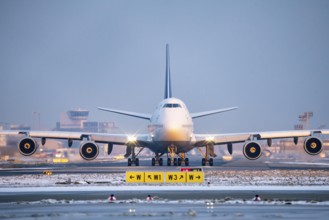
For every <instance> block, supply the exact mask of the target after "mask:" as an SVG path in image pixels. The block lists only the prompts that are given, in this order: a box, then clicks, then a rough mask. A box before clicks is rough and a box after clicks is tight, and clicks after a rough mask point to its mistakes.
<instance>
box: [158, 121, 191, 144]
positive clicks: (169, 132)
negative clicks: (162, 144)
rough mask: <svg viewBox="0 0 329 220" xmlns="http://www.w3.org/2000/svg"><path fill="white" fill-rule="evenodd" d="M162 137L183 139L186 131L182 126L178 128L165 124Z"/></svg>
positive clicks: (173, 139)
mask: <svg viewBox="0 0 329 220" xmlns="http://www.w3.org/2000/svg"><path fill="white" fill-rule="evenodd" d="M163 133H164V138H165V139H166V140H170V141H185V140H186V138H187V136H186V131H185V130H184V129H183V128H178V127H177V126H175V125H171V126H166V127H165V128H164V132H163Z"/></svg>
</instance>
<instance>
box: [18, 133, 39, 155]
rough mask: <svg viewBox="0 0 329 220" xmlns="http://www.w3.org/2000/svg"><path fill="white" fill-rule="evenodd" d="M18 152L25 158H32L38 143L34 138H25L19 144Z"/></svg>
mask: <svg viewBox="0 0 329 220" xmlns="http://www.w3.org/2000/svg"><path fill="white" fill-rule="evenodd" d="M18 150H19V152H20V153H21V154H22V155H24V156H31V155H32V154H34V153H35V151H36V150H37V143H36V142H35V140H34V139H32V138H29V137H27V138H23V139H22V140H20V141H19V142H18Z"/></svg>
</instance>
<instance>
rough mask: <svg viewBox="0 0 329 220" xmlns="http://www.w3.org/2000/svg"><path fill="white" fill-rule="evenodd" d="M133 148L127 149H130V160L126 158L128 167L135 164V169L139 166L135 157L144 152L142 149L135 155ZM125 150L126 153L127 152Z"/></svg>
mask: <svg viewBox="0 0 329 220" xmlns="http://www.w3.org/2000/svg"><path fill="white" fill-rule="evenodd" d="M135 147H136V146H128V147H127V148H130V149H129V151H130V152H131V158H128V167H130V166H131V165H132V164H135V166H136V167H138V166H139V159H138V158H137V156H138V155H139V154H140V152H142V150H144V148H141V149H140V150H139V151H138V153H137V154H136V153H135ZM129 151H128V149H127V152H129Z"/></svg>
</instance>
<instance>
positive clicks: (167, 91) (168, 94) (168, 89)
mask: <svg viewBox="0 0 329 220" xmlns="http://www.w3.org/2000/svg"><path fill="white" fill-rule="evenodd" d="M164 98H165V99H168V98H171V80H170V57H169V44H167V45H166V85H165V96H164Z"/></svg>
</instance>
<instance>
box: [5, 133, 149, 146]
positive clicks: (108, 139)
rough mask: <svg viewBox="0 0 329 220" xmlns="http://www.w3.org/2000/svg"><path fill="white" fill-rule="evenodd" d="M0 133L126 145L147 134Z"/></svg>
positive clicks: (141, 140)
mask: <svg viewBox="0 0 329 220" xmlns="http://www.w3.org/2000/svg"><path fill="white" fill-rule="evenodd" d="M0 135H25V136H27V137H31V138H45V139H47V138H49V139H70V140H79V141H81V140H83V139H84V138H86V139H87V140H90V141H94V142H97V143H111V144H118V145H126V144H128V143H129V142H130V141H136V142H139V141H140V142H141V143H144V142H147V135H128V134H108V133H88V132H64V131H29V130H27V131H0Z"/></svg>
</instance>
